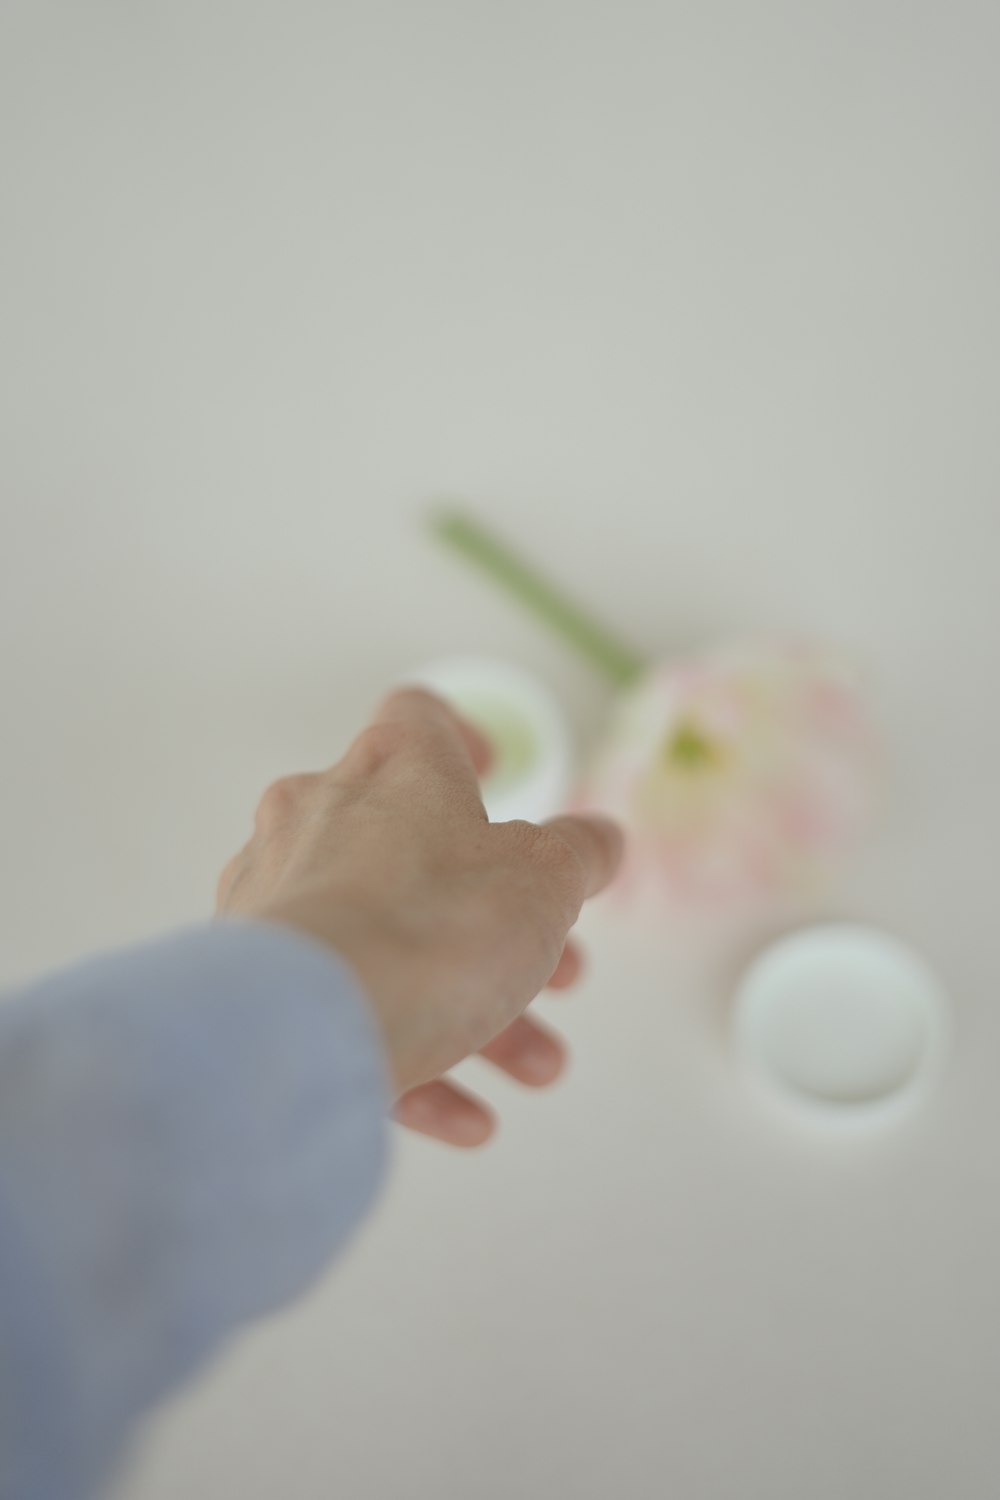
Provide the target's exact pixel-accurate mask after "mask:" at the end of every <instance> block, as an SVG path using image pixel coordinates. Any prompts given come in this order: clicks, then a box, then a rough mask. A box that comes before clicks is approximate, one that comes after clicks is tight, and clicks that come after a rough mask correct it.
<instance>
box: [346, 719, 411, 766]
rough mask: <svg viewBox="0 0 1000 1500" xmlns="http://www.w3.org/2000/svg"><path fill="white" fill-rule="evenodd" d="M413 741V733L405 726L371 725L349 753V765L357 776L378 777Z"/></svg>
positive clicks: (358, 738) (359, 736) (360, 735)
mask: <svg viewBox="0 0 1000 1500" xmlns="http://www.w3.org/2000/svg"><path fill="white" fill-rule="evenodd" d="M412 741H413V731H412V730H410V729H408V728H407V726H406V725H405V724H391V723H390V724H369V726H368V728H367V729H363V730H362V731H361V733H360V734H359V735H358V737H357V739H356V740H355V741H354V743H353V745H352V746H351V748H350V750H349V751H348V753H347V762H348V765H349V766H350V768H351V770H352V771H353V772H354V773H355V774H356V775H359V776H376V775H377V774H378V773H379V772H380V771H381V770H383V768H384V767H385V766H386V765H388V764H390V763H391V762H393V761H395V760H397V759H398V758H399V756H400V754H401V753H402V751H403V750H405V749H406V748H407V746H408V745H410V744H411V743H412Z"/></svg>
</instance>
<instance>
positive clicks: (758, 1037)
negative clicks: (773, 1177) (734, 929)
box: [734, 922, 951, 1129]
mask: <svg viewBox="0 0 1000 1500" xmlns="http://www.w3.org/2000/svg"><path fill="white" fill-rule="evenodd" d="M734 1039H735V1043H736V1047H737V1050H738V1052H739V1054H740V1056H741V1058H742V1059H743V1062H744V1064H745V1066H746V1067H747V1068H748V1070H749V1072H750V1073H751V1075H752V1077H753V1079H754V1081H755V1083H756V1084H758V1085H764V1086H765V1087H766V1089H767V1091H768V1092H769V1094H770V1095H771V1096H772V1097H773V1098H774V1099H775V1100H779V1101H780V1102H781V1103H782V1104H783V1105H785V1106H787V1107H790V1108H793V1109H794V1111H795V1113H796V1114H797V1116H798V1117H799V1118H800V1119H805V1118H809V1119H810V1120H811V1121H813V1122H815V1123H817V1124H821V1125H823V1126H826V1127H833V1128H844V1127H846V1128H849V1129H850V1128H854V1127H858V1126H863V1127H868V1126H872V1125H881V1124H883V1123H889V1122H891V1121H894V1120H896V1119H899V1118H901V1117H903V1116H905V1115H908V1114H910V1113H911V1112H912V1111H913V1110H914V1109H915V1108H917V1107H919V1106H920V1105H921V1104H922V1103H923V1102H924V1101H925V1099H926V1097H927V1095H928V1094H929V1093H930V1092H931V1090H932V1088H933V1087H934V1085H935V1084H936V1083H937V1081H938V1079H939V1077H940V1075H941V1072H942V1069H943V1066H944V1063H945V1061H946V1058H947V1054H948V1050H949V1046H950V1039H951V1024H950V1008H949V1005H948V999H947V995H946V993H945V990H944V988H943V986H942V984H941V982H940V981H939V979H938V978H937V976H936V974H935V973H934V972H933V970H932V969H931V968H930V967H929V965H928V964H927V963H926V962H925V960H924V959H923V958H921V956H920V955H919V954H918V953H916V952H915V951H914V950H913V949H912V948H910V947H909V946H908V945H907V944H906V943H903V942H901V941H900V940H899V939H898V938H895V937H891V936H890V935H889V934H888V933H885V932H881V931H879V929H878V928H875V927H869V926H866V925H860V924H850V923H833V922H831V923H827V924H822V925H820V926H816V927H809V928H805V929H803V930H801V931H799V932H795V933H792V934H791V935H790V936H788V937H785V938H782V939H781V940H780V941H779V942H777V943H774V944H772V945H771V946H769V947H768V948H766V949H764V951H763V952H762V953H760V954H759V955H758V957H757V958H756V959H755V960H754V961H753V963H752V964H751V965H750V967H749V969H748V970H747V972H746V974H745V975H744V977H743V979H742V981H741V983H740V986H739V989H738V992H737V997H736V1011H735V1022H734Z"/></svg>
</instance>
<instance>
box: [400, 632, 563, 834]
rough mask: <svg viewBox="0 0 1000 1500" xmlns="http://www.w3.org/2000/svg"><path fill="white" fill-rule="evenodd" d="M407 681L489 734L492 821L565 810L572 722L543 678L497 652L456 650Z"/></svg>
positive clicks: (532, 818)
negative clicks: (474, 653)
mask: <svg viewBox="0 0 1000 1500" xmlns="http://www.w3.org/2000/svg"><path fill="white" fill-rule="evenodd" d="M404 680H405V682H406V683H407V684H411V685H415V686H420V687H426V688H430V689H431V690H432V691H433V692H436V693H438V694H439V695H440V696H441V697H442V698H444V699H445V700H446V701H447V702H448V703H450V704H451V705H452V707H453V708H454V709H455V710H456V712H457V713H459V714H461V716H462V718H464V719H466V720H468V722H469V723H471V724H474V725H475V727H476V728H477V729H478V730H480V732H481V733H482V734H483V735H485V737H486V739H487V740H489V742H490V746H491V748H492V750H493V763H492V765H491V767H490V770H489V771H488V772H487V774H486V775H485V776H484V777H483V779H482V783H481V791H482V797H483V803H484V805H485V807H486V811H487V813H488V814H489V817H490V821H491V822H493V823H506V822H508V821H509V820H510V819H512V818H525V819H527V820H528V821H529V822H531V823H538V822H541V821H542V820H543V819H545V818H549V817H552V816H553V815H554V814H556V813H559V812H562V811H563V809H564V807H565V804H566V799H567V797H568V795H569V789H570V782H571V777H572V765H573V757H572V746H571V740H570V733H569V727H568V725H567V722H566V718H565V715H564V714H563V712H562V710H561V709H560V707H559V704H558V703H557V702H556V699H555V698H554V697H553V695H552V694H551V693H550V692H549V690H548V688H547V687H546V686H545V684H544V683H542V682H540V681H539V680H538V678H536V677H534V676H532V674H531V673H530V672H526V671H524V670H523V668H521V667H518V666H515V665H514V664H513V663H512V662H508V661H504V660H502V659H500V658H498V657H492V656H453V657H445V658H442V659H441V660H438V661H433V662H429V663H427V664H426V665H425V666H423V667H420V668H419V669H418V670H417V671H415V672H411V673H409V674H408V675H407V677H406V678H405V679H404Z"/></svg>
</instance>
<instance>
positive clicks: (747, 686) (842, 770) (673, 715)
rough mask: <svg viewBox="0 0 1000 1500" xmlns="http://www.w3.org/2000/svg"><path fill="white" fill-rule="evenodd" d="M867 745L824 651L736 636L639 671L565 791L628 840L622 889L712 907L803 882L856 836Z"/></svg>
mask: <svg viewBox="0 0 1000 1500" xmlns="http://www.w3.org/2000/svg"><path fill="white" fill-rule="evenodd" d="M876 765H877V751H876V746H875V738H874V734H873V731H872V727H871V725H870V723H869V720H868V716H867V714H866V711H865V708H864V705H863V702H862V699H861V696H860V694H859V692H858V688H857V685H856V683H855V681H854V679H853V678H852V675H851V673H850V672H849V670H848V669H847V667H846V665H845V664H844V663H843V662H842V661H841V660H839V658H837V657H836V656H835V655H834V653H832V652H830V651H828V650H824V649H822V648H819V647H816V646H810V645H803V644H795V643H787V642H774V641H771V642H768V641H747V642H737V643H734V644H732V645H729V646H724V647H721V648H719V649H716V650H712V651H708V652H706V653H704V654H703V655H700V656H698V657H695V658H692V659H690V660H687V661H678V662H673V663H670V662H668V663H665V664H664V665H663V666H660V667H657V668H654V669H653V670H651V671H650V672H648V673H647V674H646V675H645V676H643V677H642V678H641V679H640V680H639V681H638V682H637V684H636V685H635V686H634V687H631V688H629V689H627V690H626V691H625V693H624V694H623V695H622V697H621V699H620V700H619V702H618V705H617V709H616V712H615V714H614V715H613V719H612V723H611V725H610V728H609V732H608V734H607V737H606V739H605V742H604V743H603V745H602V746H601V747H600V748H599V750H598V752H597V754H596V755H595V756H594V758H593V762H592V764H591V766H590V769H589V771H588V773H587V775H586V777H585V779H584V781H583V782H582V784H581V786H580V787H579V788H578V792H577V795H576V797H575V798H574V807H575V808H576V809H577V810H581V811H582V810H588V809H589V810H593V811H602V812H608V813H611V814H612V815H613V816H615V817H617V818H619V819H620V820H621V821H622V822H623V823H624V824H625V826H626V829H627V831H628V833H629V835H630V837H629V848H628V851H627V855H626V860H625V864H624V867H623V871H622V875H621V876H620V878H619V882H618V884H617V889H618V894H619V896H622V897H624V896H626V895H630V894H632V895H634V894H637V893H638V891H639V890H640V889H643V890H645V891H646V892H647V893H648V892H649V891H650V890H652V891H653V892H654V893H655V895H656V896H657V897H658V898H662V899H663V900H664V901H667V902H670V903H672V904H675V905H683V906H701V907H708V906H717V905H719V904H730V903H733V902H740V903H746V902H747V901H748V900H752V899H754V898H759V897H762V896H767V895H771V894H774V895H777V894H785V893H788V892H794V891H796V890H801V889H803V888H806V887H807V886H808V885H810V884H811V883H813V882H814V880H815V877H816V875H817V874H818V873H820V872H821V871H822V870H823V868H824V867H826V866H828V865H829V864H830V862H831V860H832V858H833V856H834V855H835V854H836V853H838V852H839V851H841V850H843V849H844V848H846V847H847V846H848V845H849V844H850V843H851V842H852V841H853V840H854V839H855V838H856V837H857V836H858V834H859V833H860V832H861V830H862V829H863V827H864V826H865V823H866V821H867V817H868V814H869V812H870V808H871V802H872V793H873V786H874V773H875V769H876Z"/></svg>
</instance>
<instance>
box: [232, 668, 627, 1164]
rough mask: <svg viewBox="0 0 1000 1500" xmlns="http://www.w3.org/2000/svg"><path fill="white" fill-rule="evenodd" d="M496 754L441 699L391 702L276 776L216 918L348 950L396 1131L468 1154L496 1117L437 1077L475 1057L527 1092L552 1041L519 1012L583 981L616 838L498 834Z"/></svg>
mask: <svg viewBox="0 0 1000 1500" xmlns="http://www.w3.org/2000/svg"><path fill="white" fill-rule="evenodd" d="M488 757H489V749H488V746H487V745H486V743H485V742H484V741H483V739H482V737H481V736H480V735H479V734H478V733H477V732H476V731H475V730H474V729H473V728H472V727H471V726H469V725H467V724H464V723H463V722H462V721H461V720H460V719H458V718H457V717H456V715H455V714H454V713H453V712H452V710H451V709H450V708H449V707H448V706H447V705H446V704H445V703H443V702H442V701H441V700H440V699H439V698H437V697H435V696H434V695H432V694H430V693H427V692H424V691H423V690H421V689H415V688H412V689H403V690H401V691H398V692H395V693H393V694H391V695H390V696H389V698H388V699H386V701H385V702H384V703H383V705H382V707H381V709H380V710H379V712H378V713H377V714H376V716H375V718H374V720H373V721H372V723H371V724H369V726H368V728H367V729H365V730H363V731H362V733H361V734H360V735H359V736H358V737H357V739H356V740H355V741H354V743H353V744H352V745H351V747H350V749H349V750H348V751H347V754H346V755H345V756H344V757H343V758H342V759H341V760H340V761H338V762H337V764H336V765H334V766H333V767H332V768H331V769H330V770H328V771H324V772H318V773H309V774H305V775H299V776H288V777H283V778H282V779H281V780H280V781H276V782H274V783H273V784H272V785H271V786H270V787H268V789H267V791H266V792H265V793H264V796H263V797H262V799H261V802H260V805H259V807H258V809H257V817H256V827H255V832H254V834H253V837H252V838H251V839H250V840H249V842H248V843H247V844H246V845H245V846H244V848H243V849H242V850H241V851H240V852H239V853H238V854H237V855H236V856H235V857H234V858H233V859H231V860H230V861H229V863H228V864H227V865H226V867H225V869H224V870H223V872H222V875H221V877H220V880H219V886H218V893H217V911H218V912H219V914H220V915H235V916H246V917H251V918H255V919H257V920H261V921H272V922H278V923H284V924H285V925H287V926H289V927H292V928H295V929H298V930H300V931H302V932H304V933H306V934H308V935H310V936H312V937H314V938H318V939H319V940H320V941H322V942H325V943H328V944H329V945H330V946H331V947H333V948H334V949H335V950H336V951H337V952H338V953H340V954H342V955H343V957H344V958H345V959H346V961H347V963H348V964H349V965H350V967H351V968H353V970H354V972H355V973H356V974H357V976H358V978H359V979H360V981H361V983H362V985H363V987H364V989H365V992H366V994H367V997H368V1000H369V1002H370V1004H371V1006H372V1009H373V1011H374V1014H375V1017H376V1019H377V1022H378V1024H379V1027H380V1030H381V1033H382V1036H383V1040H384V1043H385V1047H386V1051H387V1056H388V1061H389V1069H390V1074H391V1077H392V1080H393V1083H394V1087H395V1090H396V1094H397V1103H396V1108H395V1114H396V1117H397V1119H399V1120H400V1121H401V1123H403V1124H405V1125H409V1126H410V1127H412V1128H413V1129H416V1130H420V1131H422V1132H424V1133H425V1134H429V1135H434V1136H438V1137H439V1138H441V1139H444V1140H448V1141H450V1142H452V1143H453V1144H456V1145H477V1144H479V1143H480V1142H481V1141H483V1140H485V1139H486V1137H487V1136H488V1135H489V1134H490V1133H491V1131H492V1116H491V1115H490V1113H489V1111H488V1110H487V1109H486V1107H485V1106H484V1105H483V1104H482V1103H481V1102H480V1101H478V1100H476V1099H475V1098H474V1097H473V1096H471V1095H469V1094H468V1093H466V1092H465V1091H464V1090H461V1089H459V1088H458V1087H457V1086H456V1085H455V1084H454V1083H452V1082H450V1081H445V1079H444V1078H443V1077H442V1075H443V1074H445V1073H446V1072H447V1070H448V1069H449V1068H451V1067H452V1066H453V1065H454V1064H455V1063H457V1062H459V1061H460V1060H461V1059H462V1058H464V1057H467V1056H469V1055H470V1054H472V1053H474V1052H479V1053H481V1054H482V1055H483V1056H484V1057H486V1058H488V1059H489V1060H490V1061H491V1062H493V1063H495V1064H496V1065H497V1066H499V1067H501V1068H503V1069H504V1070H505V1071H506V1072H508V1073H510V1074H511V1075H512V1076H513V1077H515V1078H518V1079H520V1080H521V1081H522V1082H525V1083H532V1084H542V1083H547V1082H550V1081H551V1080H552V1079H553V1078H554V1077H555V1076H556V1075H557V1074H558V1073H559V1072H560V1070H561V1068H562V1065H563V1061H564V1053H563V1049H562V1045H561V1043H559V1041H558V1040H557V1039H556V1038H555V1037H554V1036H553V1035H552V1034H551V1033H550V1032H549V1031H547V1030H546V1029H544V1028H543V1027H541V1026H540V1025H539V1024H538V1023H537V1022H536V1021H534V1020H532V1019H530V1018H528V1017H527V1016H525V1015H524V1014H523V1012H524V1011H525V1009H526V1008H527V1006H528V1005H529V1004H530V1002H531V1001H532V1000H533V999H534V997H535V996H536V995H537V994H538V992H539V991H540V990H541V989H542V988H543V987H544V986H545V985H546V984H548V985H550V986H552V987H553V988H563V987H565V986H566V985H567V984H570V983H572V981H573V979H574V978H575V977H576V973H577V972H578V970H579V966H580V960H579V956H578V954H577V952H576V950H575V949H574V947H573V946H572V945H571V944H568V943H567V941H566V940H567V934H568V933H569V930H570V928H571V927H572V925H573V923H574V922H575V921H576V919H577V916H578V915H579V912H580V908H581V906H582V904H583V901H584V900H585V899H586V898H587V897H588V896H592V895H595V894H596V893H597V892H598V891H600V890H602V889H603V887H604V886H605V885H606V884H607V883H608V882H609V881H610V880H611V878H612V877H613V875H614V873H615V871H616V869H617V867H618V863H619V860H620V857H621V852H622V834H621V832H620V830H619V829H618V827H617V825H615V824H613V823H611V822H610V821H609V820H607V819H605V818H600V817H596V816H586V817H571V816H566V817H560V818H554V819H552V820H551V821H550V822H549V823H547V824H543V825H541V826H536V825H535V824H531V823H524V822H511V823H496V824H491V823H490V822H489V821H488V819H487V815H486V812H485V809H484V807H483V804H482V799H481V798H480V795H479V787H478V781H477V771H481V770H482V769H484V767H485V765H486V763H487V761H488Z"/></svg>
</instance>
